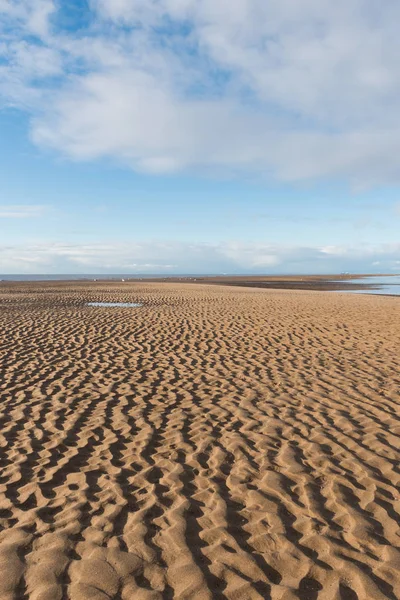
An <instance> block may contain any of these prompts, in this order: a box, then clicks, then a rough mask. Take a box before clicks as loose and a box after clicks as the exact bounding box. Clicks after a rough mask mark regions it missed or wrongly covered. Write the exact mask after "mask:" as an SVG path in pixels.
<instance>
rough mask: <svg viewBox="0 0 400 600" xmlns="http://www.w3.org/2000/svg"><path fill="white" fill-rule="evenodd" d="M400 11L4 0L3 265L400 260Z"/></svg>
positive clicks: (269, 268)
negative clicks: (399, 61)
mask: <svg viewBox="0 0 400 600" xmlns="http://www.w3.org/2000/svg"><path fill="white" fill-rule="evenodd" d="M399 22H400V3H399V2H398V1H397V0H386V1H385V2H384V3H378V2H371V0H336V1H335V2H332V1H331V0H145V1H144V0H88V1H84V0H70V1H69V2H62V1H61V0H0V274H10V273H27V274H29V273H138V274H142V273H148V274H151V273H157V274H165V275H168V274H174V273H193V274H194V273H229V274H230V273H232V274H234V273H260V274H263V273H266V274H268V273H340V272H343V271H349V272H355V273H375V272H376V273H378V272H381V273H382V272H384V273H398V272H400V188H399V186H400V121H399V117H398V113H399V100H398V98H399V97H400V68H399V63H398V56H399V55H400V36H399V35H398V23H399Z"/></svg>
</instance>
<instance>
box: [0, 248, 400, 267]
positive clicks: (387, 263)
mask: <svg viewBox="0 0 400 600" xmlns="http://www.w3.org/2000/svg"><path fill="white" fill-rule="evenodd" d="M399 256H400V244H381V245H377V246H365V247H358V248H354V247H350V246H326V247H319V248H316V247H295V246H276V245H271V244H260V243H258V244H243V243H236V242H231V243H219V244H217V243H216V244H205V243H183V242H181V243H178V242H161V241H153V242H145V243H123V244H122V243H120V244H117V243H109V244H68V243H64V244H63V243H46V244H44V243H43V244H24V245H13V244H10V245H0V273H2V274H7V273H146V274H149V273H157V274H162V273H165V274H174V273H182V274H183V273H203V274H204V273H228V274H235V273H311V272H313V273H339V272H341V271H351V272H354V273H356V272H361V273H374V272H378V273H379V272H380V273H382V272H388V273H390V272H396V273H397V272H400V260H399Z"/></svg>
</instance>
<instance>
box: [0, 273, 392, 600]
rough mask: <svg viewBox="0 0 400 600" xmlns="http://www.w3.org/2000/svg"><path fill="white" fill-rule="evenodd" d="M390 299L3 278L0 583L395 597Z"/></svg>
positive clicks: (7, 589) (147, 591)
mask: <svg viewBox="0 0 400 600" xmlns="http://www.w3.org/2000/svg"><path fill="white" fill-rule="evenodd" d="M101 301H103V302H117V301H120V302H138V303H143V306H142V307H139V308H117V307H107V308H101V307H91V306H86V304H85V303H86V302H101ZM399 311H400V305H399V302H398V298H390V297H378V296H358V295H354V296H353V295H346V294H329V293H317V292H312V291H311V292H308V291H303V292H297V291H287V290H283V291H278V290H260V289H255V288H245V287H222V286H218V285H213V286H211V285H202V284H198V285H196V286H194V285H190V284H177V283H166V284H160V283H148V282H141V283H119V284H118V283H112V282H96V283H87V282H81V283H79V282H73V283H68V282H47V283H46V284H43V283H35V284H27V283H20V284H10V283H8V284H7V285H5V286H2V287H1V288H0V323H1V328H0V335H1V380H0V384H1V387H0V393H1V402H0V423H1V427H0V447H1V452H0V525H1V532H0V567H1V570H0V574H1V575H0V599H1V600H16V599H21V600H26V599H28V598H29V599H30V600H68V599H71V600H106V599H108V598H113V599H116V600H117V599H118V600H119V599H123V600H141V599H149V600H150V599H151V600H156V599H157V600H158V599H160V600H161V599H169V598H178V599H195V600H197V599H199V600H203V599H212V598H216V599H222V600H224V599H229V600H242V599H244V600H247V599H253V598H254V599H256V598H257V599H268V598H271V599H273V600H295V599H300V600H317V599H318V600H357V599H358V600H364V599H369V598H372V599H376V600H381V599H384V598H389V599H391V600H395V599H397V598H400V575H399V573H400V571H399V569H400V552H399V549H398V548H399V544H400V536H399V522H400V470H399V456H400V454H399V447H400V414H399V381H400V375H399V373H400V369H399V367H400V353H399V334H400V319H399Z"/></svg>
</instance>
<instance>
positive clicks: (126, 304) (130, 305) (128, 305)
mask: <svg viewBox="0 0 400 600" xmlns="http://www.w3.org/2000/svg"><path fill="white" fill-rule="evenodd" d="M86 306H103V307H104V308H108V307H120V308H138V307H139V306H143V304H139V303H137V302H87V303H86Z"/></svg>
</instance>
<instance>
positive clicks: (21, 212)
mask: <svg viewBox="0 0 400 600" xmlns="http://www.w3.org/2000/svg"><path fill="white" fill-rule="evenodd" d="M46 209H47V207H46V206H41V205H32V204H27V205H17V204H15V205H13V204H10V205H0V219H32V218H34V217H39V216H41V215H42V214H43V213H44V212H45V211H46Z"/></svg>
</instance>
